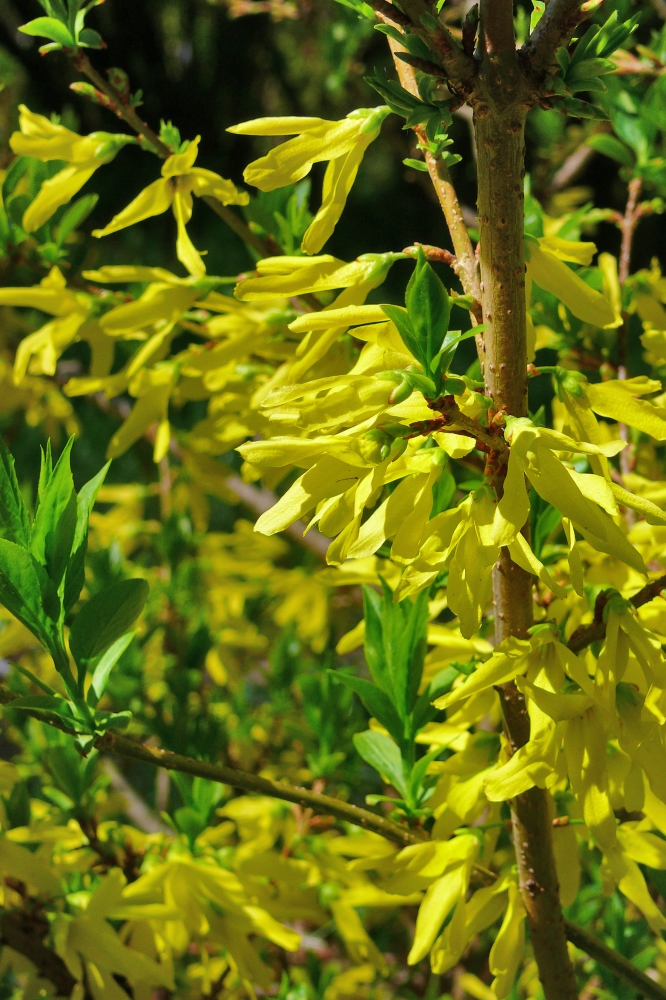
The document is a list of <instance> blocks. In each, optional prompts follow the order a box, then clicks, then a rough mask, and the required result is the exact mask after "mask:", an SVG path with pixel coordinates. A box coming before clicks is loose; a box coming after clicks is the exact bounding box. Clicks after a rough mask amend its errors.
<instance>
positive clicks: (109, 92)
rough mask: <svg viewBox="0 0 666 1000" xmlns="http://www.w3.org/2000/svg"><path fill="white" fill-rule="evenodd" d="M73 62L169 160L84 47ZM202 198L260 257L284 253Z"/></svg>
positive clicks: (232, 214) (118, 112) (219, 204)
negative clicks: (98, 69) (95, 65)
mask: <svg viewBox="0 0 666 1000" xmlns="http://www.w3.org/2000/svg"><path fill="white" fill-rule="evenodd" d="M72 62H73V65H74V68H75V69H77V70H78V71H79V72H80V73H83V75H84V76H87V77H88V79H89V80H90V82H91V83H92V84H93V85H94V86H95V87H96V88H97V89H98V90H99V91H101V92H102V93H103V94H104V96H105V97H106V98H107V100H108V102H109V104H111V105H112V107H113V110H114V112H115V114H116V115H117V116H118V117H119V118H121V119H122V120H123V121H124V122H126V124H127V125H129V126H130V128H132V129H134V131H135V132H136V133H137V135H139V136H142V137H143V138H144V139H145V140H146V141H147V142H148V143H149V144H150V145H151V146H152V147H153V148H154V151H155V153H156V154H157V156H159V157H160V158H161V159H162V160H166V159H168V158H169V157H170V156H171V155H172V150H170V149H169V147H168V146H167V145H166V143H164V142H162V140H161V139H160V137H159V135H158V134H157V133H156V132H155V131H154V130H153V129H152V128H150V126H149V125H147V124H146V122H144V121H143V120H142V119H141V118H140V117H139V115H138V114H137V113H136V110H135V108H133V107H132V105H131V104H129V103H126V102H125V101H124V100H123V98H122V95H121V94H119V93H118V91H117V90H116V88H115V87H113V86H112V85H111V84H110V83H109V82H108V81H107V80H105V79H104V77H103V76H102V75H101V73H98V72H97V70H96V69H95V67H94V66H93V64H92V63H91V62H90V59H89V58H88V56H87V55H86V54H85V52H82V51H81V49H79V51H78V52H77V53H76V55H75V56H74V58H73V60H72ZM202 200H203V201H205V202H206V204H207V205H208V207H209V208H212V210H213V211H214V212H215V213H216V214H217V215H218V216H219V217H220V218H221V219H222V221H223V222H225V223H226V224H227V225H228V226H229V228H230V229H232V230H233V231H234V232H235V233H236V235H237V236H239V237H240V239H241V240H243V242H244V243H245V244H246V245H247V246H248V247H250V248H251V249H252V250H254V252H255V253H256V254H258V255H259V257H275V256H279V255H280V254H282V250H281V248H280V247H279V246H278V244H277V243H275V242H274V241H273V240H271V239H268V240H263V239H261V237H260V236H257V234H256V233H253V232H252V230H251V229H250V227H249V226H248V225H246V223H245V222H243V220H242V219H241V218H240V217H239V216H238V215H236V213H235V212H234V211H232V210H231V209H230V208H228V207H227V206H226V205H223V204H222V202H220V201H218V200H217V198H212V197H210V196H209V195H206V196H205V197H204V198H203V199H202Z"/></svg>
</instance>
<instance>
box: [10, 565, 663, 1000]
mask: <svg viewBox="0 0 666 1000" xmlns="http://www.w3.org/2000/svg"><path fill="white" fill-rule="evenodd" d="M664 585H665V586H666V578H665V580H664ZM653 596H654V595H653ZM17 697H19V696H18V695H16V694H14V693H13V692H11V691H8V690H7V689H6V688H3V687H2V686H1V685H0V704H4V705H6V704H10V703H11V702H12V701H13V700H14V699H15V698H17ZM31 714H32V713H31ZM63 728H64V727H63ZM96 746H97V748H98V749H99V750H101V751H102V752H103V753H109V754H115V755H116V756H119V757H128V758H131V759H132V760H140V761H144V762H146V763H148V764H153V765H154V766H155V767H163V768H166V769H167V770H173V771H180V772H181V773H183V774H192V775H194V776H195V777H201V778H205V779H207V780H208V781H216V782H220V783H222V784H225V785H230V786H231V787H232V788H238V789H241V790H242V791H245V792H255V793H258V794H260V795H268V796H270V797H271V798H276V799H282V800H283V801H286V802H293V803H295V804H296V805H299V806H301V807H303V808H306V809H311V810H312V811H313V813H315V814H316V815H319V816H336V817H337V818H338V819H341V820H344V821H345V822H347V823H351V824H353V825H354V826H360V827H362V828H363V829H365V830H371V831H372V832H373V833H377V834H379V835H380V836H382V837H385V838H386V840H389V841H391V843H394V844H397V845H398V847H408V846H410V845H413V844H422V843H424V841H426V840H427V839H428V835H427V834H426V833H425V832H424V831H421V830H412V829H410V828H409V827H406V826H402V825H400V824H398V823H393V822H392V821H391V820H389V819H386V818H385V817H383V816H380V815H378V814H377V813H373V812H370V811H369V810H368V809H362V808H360V807H358V806H354V805H352V804H351V803H349V802H343V801H342V800H340V799H334V798H333V797H332V796H330V795H322V794H320V793H318V792H313V791H310V789H307V788H300V787H297V786H294V785H288V784H286V783H285V782H281V781H273V780H271V779H269V778H262V777H260V776H259V775H255V774H249V773H248V772H245V771H239V770H237V769H236V768H231V767H223V766H221V765H218V764H209V763H207V762H205V761H197V760H194V758H192V757H185V756H183V755H182V754H176V753H171V752H170V751H169V750H159V749H157V748H155V747H149V746H145V745H144V744H142V743H136V742H135V741H133V740H130V739H128V738H127V737H125V736H121V735H120V734H119V733H113V732H106V733H105V734H104V735H103V736H101V737H100V738H99V739H98V740H97V742H96ZM475 869H476V872H477V874H478V875H480V877H481V879H482V882H483V883H484V884H488V883H489V881H490V880H491V879H493V878H494V876H493V874H492V873H491V872H488V871H487V870H486V869H484V868H478V866H475ZM23 925H24V920H23V918H22V916H21V914H20V913H5V914H4V915H3V916H2V917H1V918H0V937H2V938H3V939H4V941H5V943H6V944H8V945H9V946H10V947H12V948H14V950H15V951H19V952H21V954H23V955H26V956H27V957H28V958H30V959H31V961H33V962H34V963H35V964H36V965H37V966H38V968H39V970H40V975H43V976H45V977H46V978H48V979H50V981H51V982H52V983H54V985H55V986H56V989H57V991H58V993H57V995H59V996H61V995H62V996H69V994H70V993H71V988H72V987H71V986H69V980H68V979H67V978H66V977H67V976H69V972H68V970H67V968H66V967H65V966H64V963H62V962H61V960H60V959H59V957H58V956H57V955H56V954H54V953H53V952H51V951H50V950H49V949H48V948H46V946H45V945H40V944H39V942H36V941H35V936H34V934H31V935H27V934H26V933H25V929H24V926H23ZM565 929H566V935H567V937H568V939H569V940H570V941H571V942H572V943H573V944H575V945H576V947H578V948H580V949H581V950H583V951H585V952H587V954H588V955H590V956H591V957H592V958H594V959H595V961H597V962H599V963H600V964H601V965H605V966H606V968H608V969H610V970H611V971H612V972H613V973H614V974H615V975H616V976H617V977H618V978H619V979H621V980H623V981H624V982H626V983H628V984H629V985H630V986H632V987H634V988H636V989H638V990H639V991H640V992H641V993H642V994H643V995H644V996H645V997H647V998H648V1000H666V990H664V989H663V988H662V987H661V986H659V985H658V984H657V983H655V982H654V981H653V980H651V979H649V978H648V977H647V976H646V975H645V974H644V973H643V972H641V971H640V970H639V969H637V968H636V966H635V965H633V964H632V963H631V962H629V961H628V960H627V959H626V958H623V957H622V956H621V955H618V954H617V953H616V952H614V951H613V950H612V949H611V948H608V947H607V946H606V945H605V944H604V943H603V942H602V941H600V940H599V939H598V938H596V937H595V936H594V935H593V934H590V933H589V932H588V931H585V930H583V928H581V927H578V926H577V925H576V924H573V923H571V921H569V920H565ZM28 946H29V947H30V950H28ZM72 986H73V982H72ZM86 1000H88V997H87V995H86Z"/></svg>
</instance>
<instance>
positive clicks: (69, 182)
mask: <svg viewBox="0 0 666 1000" xmlns="http://www.w3.org/2000/svg"><path fill="white" fill-rule="evenodd" d="M99 165H100V164H97V163H96V164H94V165H93V166H91V167H86V168H81V167H76V166H70V167H65V169H64V170H61V171H60V172H59V173H57V174H56V175H55V176H54V177H51V178H49V180H47V181H44V183H43V184H42V186H41V188H40V189H39V192H38V194H37V197H36V198H35V199H34V201H32V202H31V203H30V205H28V207H27V208H26V210H25V212H24V214H23V223H22V224H23V228H24V229H25V231H26V233H34V231H35V229H39V227H40V226H43V225H44V223H45V222H47V221H48V220H49V219H50V218H51V216H52V215H53V213H54V212H55V211H57V209H59V208H60V206H61V205H66V204H67V202H68V201H70V200H71V199H72V198H73V197H74V195H75V194H76V193H77V191H80V190H81V188H82V187H83V185H84V184H85V183H86V181H87V180H89V179H90V178H91V177H92V175H93V174H94V173H95V170H96V169H97V167H98V166H99Z"/></svg>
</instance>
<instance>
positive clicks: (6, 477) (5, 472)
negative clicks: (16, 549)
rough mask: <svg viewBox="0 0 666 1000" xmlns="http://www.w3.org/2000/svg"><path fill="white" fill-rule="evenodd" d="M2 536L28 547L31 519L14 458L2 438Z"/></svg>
mask: <svg viewBox="0 0 666 1000" xmlns="http://www.w3.org/2000/svg"><path fill="white" fill-rule="evenodd" d="M0 536H1V537H2V538H6V539H7V540H8V541H10V542H15V543H16V544H17V545H20V546H22V547H23V548H24V549H27V548H28V546H29V545H30V519H29V517H28V512H27V510H26V507H25V504H24V503H23V497H22V496H21V490H20V489H19V484H18V480H17V478H16V471H15V469H14V459H13V457H12V455H11V454H10V452H9V450H8V449H7V446H6V445H5V443H4V441H2V440H0Z"/></svg>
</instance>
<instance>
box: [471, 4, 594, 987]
mask: <svg viewBox="0 0 666 1000" xmlns="http://www.w3.org/2000/svg"><path fill="white" fill-rule="evenodd" d="M480 16H481V22H480V38H481V45H482V47H483V51H482V63H481V73H480V78H481V84H482V88H483V89H482V95H481V100H478V101H477V104H476V106H475V108H474V128H475V133H476V146H477V156H478V209H479V232H480V263H481V302H482V305H483V321H484V323H485V324H486V333H485V340H486V364H485V371H484V376H485V383H486V394H487V395H489V396H491V397H492V399H493V403H494V407H495V409H496V410H498V411H504V412H505V413H507V414H510V415H512V416H517V417H522V416H526V415H527V412H528V410H527V375H526V369H527V339H526V338H527V331H526V316H525V313H526V306H525V253H524V246H523V239H524V237H523V230H524V211H523V177H524V172H525V168H524V164H525V148H524V147H525V143H524V130H525V119H526V116H527V110H528V107H529V103H530V98H531V88H530V86H529V84H528V82H527V80H526V77H525V75H524V74H523V72H522V69H521V66H520V64H519V61H518V58H517V54H516V48H515V40H514V31H513V5H512V3H511V0H481V6H480ZM500 489H501V487H500ZM493 592H494V603H495V639H496V641H497V642H501V641H502V639H504V638H506V637H507V636H517V637H519V638H526V637H527V630H528V628H529V627H530V625H531V623H532V580H531V577H530V575H529V574H528V573H526V572H525V571H524V570H522V569H521V568H520V567H519V566H517V565H515V563H513V562H512V560H511V558H510V556H509V553H508V550H507V549H503V550H502V552H501V555H500V559H499V561H498V564H497V566H496V568H495V570H494V571H493ZM500 697H501V701H502V710H503V715H504V726H505V730H506V734H507V738H508V743H509V746H510V748H511V750H512V751H514V752H515V751H516V750H518V749H519V748H520V747H522V746H524V745H525V743H527V741H528V740H529V738H530V723H529V716H528V714H527V708H526V705H525V700H524V698H523V696H522V695H521V694H520V692H519V691H518V689H517V687H516V686H515V684H506V685H504V686H503V688H502V690H501V692H500ZM547 795H548V793H547V792H545V791H544V790H543V789H540V788H531V789H530V790H529V791H528V792H525V793H524V794H523V795H519V796H517V797H516V798H515V799H514V800H513V801H512V803H511V815H512V821H513V837H514V845H515V850H516V859H517V862H518V875H519V884H520V890H521V896H522V900H523V904H524V906H525V909H526V911H527V919H528V923H529V928H530V938H531V941H532V946H533V948H534V954H535V958H536V960H537V965H538V968H539V978H540V980H541V983H542V986H543V991H544V996H545V1000H577V996H578V991H577V989H576V979H575V976H574V971H573V967H572V965H571V962H570V960H569V955H568V951H567V940H566V931H565V926H564V917H563V914H562V908H561V905H560V898H559V884H558V879H557V871H556V868H555V856H554V852H553V842H552V827H551V823H550V817H549V811H548V798H547Z"/></svg>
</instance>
